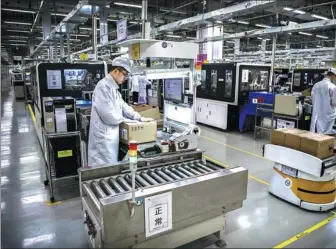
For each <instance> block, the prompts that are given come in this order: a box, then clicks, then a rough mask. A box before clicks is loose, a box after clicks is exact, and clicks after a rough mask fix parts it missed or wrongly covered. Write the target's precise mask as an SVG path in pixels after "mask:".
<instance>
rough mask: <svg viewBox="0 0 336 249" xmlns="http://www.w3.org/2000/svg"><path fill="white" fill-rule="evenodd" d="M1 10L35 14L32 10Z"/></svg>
mask: <svg viewBox="0 0 336 249" xmlns="http://www.w3.org/2000/svg"><path fill="white" fill-rule="evenodd" d="M1 10H5V11H12V12H21V13H31V14H35V11H32V10H18V9H7V8H1Z"/></svg>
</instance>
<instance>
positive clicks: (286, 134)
mask: <svg viewBox="0 0 336 249" xmlns="http://www.w3.org/2000/svg"><path fill="white" fill-rule="evenodd" d="M334 141H335V138H334V137H332V136H327V135H323V134H317V133H313V132H309V131H304V130H299V129H295V128H281V129H276V130H273V131H272V135H271V143H272V144H275V145H280V146H284V147H288V148H291V149H294V150H299V151H302V152H304V153H307V154H310V155H312V156H315V157H317V158H320V159H325V158H328V157H331V156H333V155H334Z"/></svg>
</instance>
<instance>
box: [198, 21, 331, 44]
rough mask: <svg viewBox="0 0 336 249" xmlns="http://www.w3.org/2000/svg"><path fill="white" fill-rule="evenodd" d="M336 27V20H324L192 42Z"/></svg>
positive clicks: (199, 41)
mask: <svg viewBox="0 0 336 249" xmlns="http://www.w3.org/2000/svg"><path fill="white" fill-rule="evenodd" d="M335 26H336V19H334V20H322V21H315V22H307V23H301V24H296V25H293V26H282V27H272V28H266V29H259V30H250V31H246V32H240V33H235V34H230V35H221V36H214V37H207V38H204V39H198V40H194V41H192V42H195V43H206V42H209V41H221V40H228V39H239V38H246V37H256V36H264V35H273V34H277V33H286V32H299V31H305V30H311V29H314V31H316V30H318V29H327V28H332V27H335Z"/></svg>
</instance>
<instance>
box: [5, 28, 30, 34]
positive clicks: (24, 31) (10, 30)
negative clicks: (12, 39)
mask: <svg viewBox="0 0 336 249" xmlns="http://www.w3.org/2000/svg"><path fill="white" fill-rule="evenodd" d="M6 31H9V32H22V33H31V32H30V31H28V30H19V29H18V30H15V29H7V30H6Z"/></svg>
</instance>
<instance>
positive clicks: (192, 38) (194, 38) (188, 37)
mask: <svg viewBox="0 0 336 249" xmlns="http://www.w3.org/2000/svg"><path fill="white" fill-rule="evenodd" d="M187 39H190V40H196V37H190V36H187Z"/></svg>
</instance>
